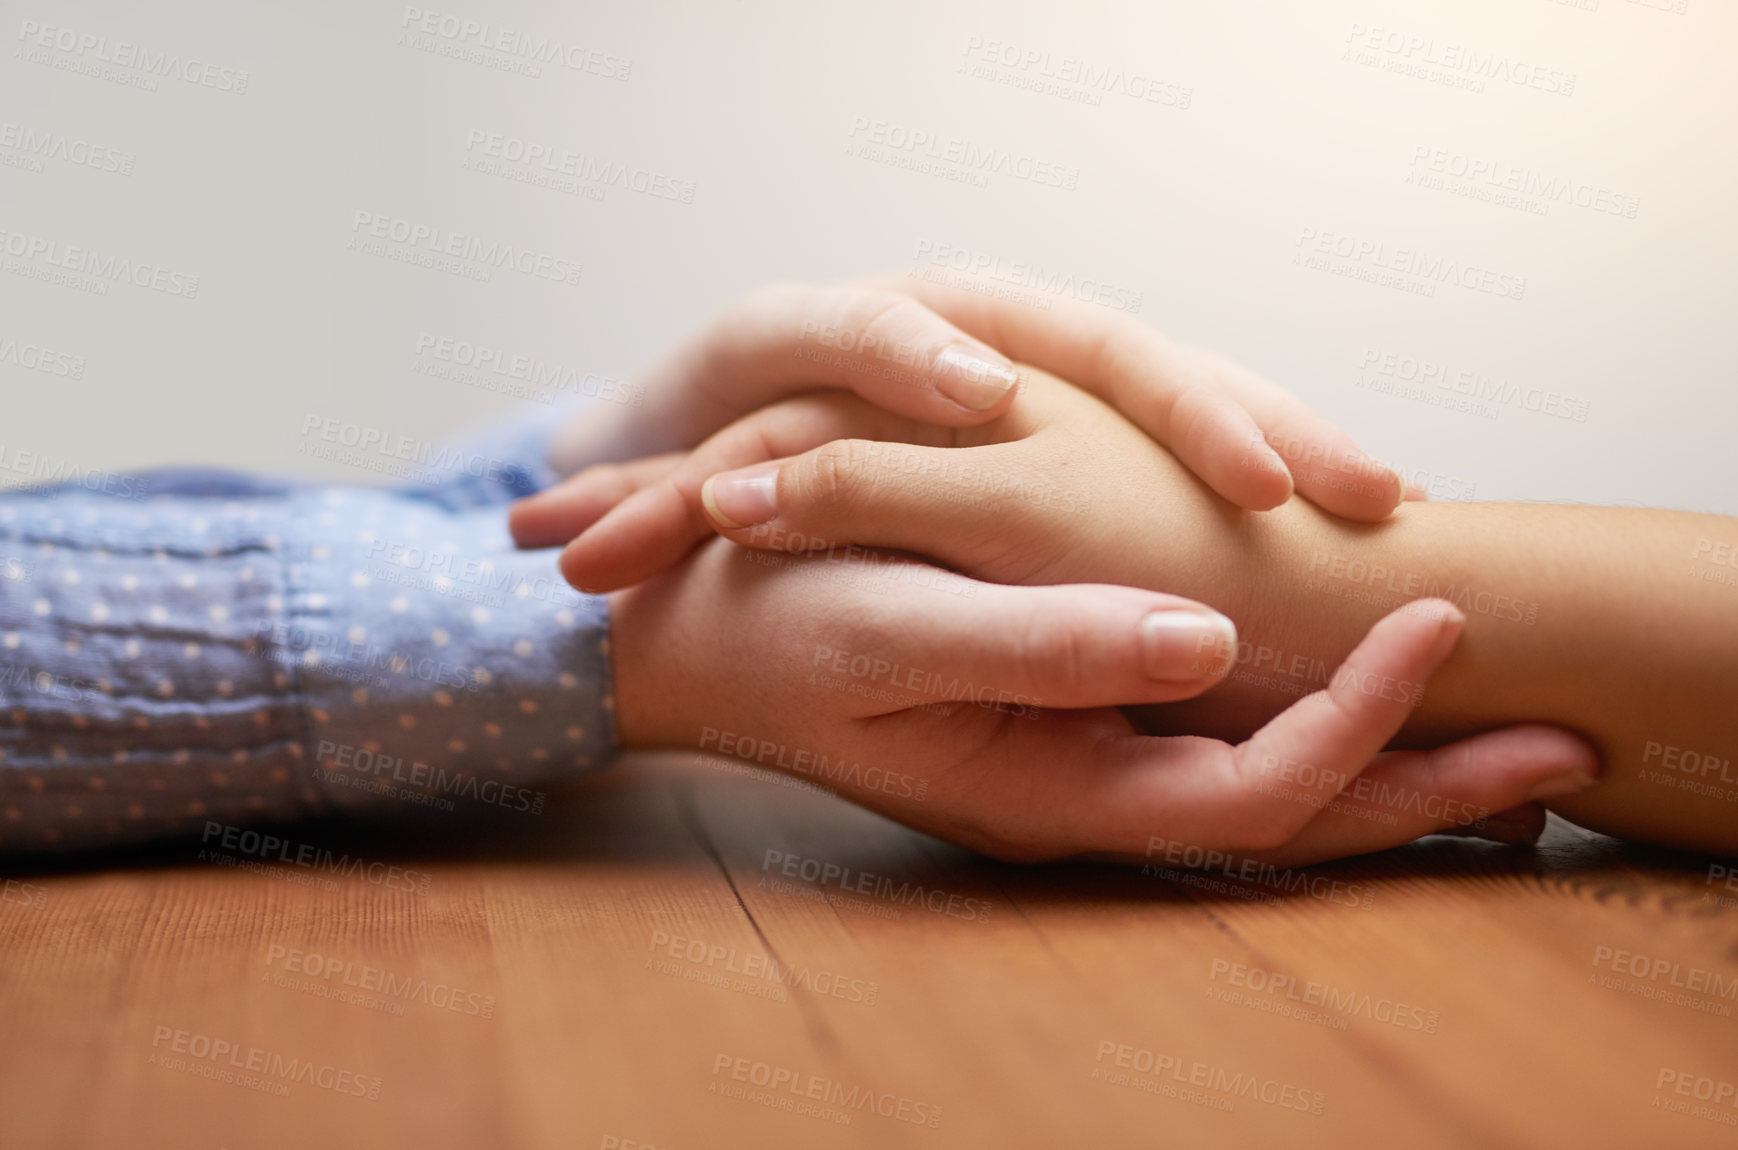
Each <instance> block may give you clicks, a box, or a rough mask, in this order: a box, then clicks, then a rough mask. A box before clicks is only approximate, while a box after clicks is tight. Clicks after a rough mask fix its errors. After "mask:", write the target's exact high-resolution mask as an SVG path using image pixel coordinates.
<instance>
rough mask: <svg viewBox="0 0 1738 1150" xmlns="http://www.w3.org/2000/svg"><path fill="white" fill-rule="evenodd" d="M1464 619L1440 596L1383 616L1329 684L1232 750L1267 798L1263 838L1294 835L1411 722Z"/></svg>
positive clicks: (1251, 787)
mask: <svg viewBox="0 0 1738 1150" xmlns="http://www.w3.org/2000/svg"><path fill="white" fill-rule="evenodd" d="M1465 622H1466V616H1464V615H1462V614H1461V613H1460V611H1459V610H1458V609H1457V608H1456V607H1455V606H1454V604H1452V603H1449V602H1448V601H1446V600H1443V599H1418V600H1414V601H1413V602H1411V603H1408V604H1406V605H1405V606H1404V607H1401V608H1399V609H1398V610H1396V611H1393V612H1391V613H1390V614H1388V615H1386V616H1384V617H1383V618H1381V619H1379V620H1377V622H1376V625H1375V626H1374V627H1372V628H1370V631H1369V633H1368V634H1367V635H1365V636H1364V638H1363V640H1362V641H1361V642H1360V643H1359V644H1358V646H1357V647H1356V648H1354V649H1353V651H1352V653H1351V654H1350V655H1348V656H1346V659H1345V661H1344V662H1343V663H1341V664H1340V666H1339V667H1338V668H1337V669H1336V670H1335V671H1334V674H1333V677H1332V678H1331V679H1330V680H1329V683H1328V686H1327V688H1326V689H1324V690H1321V691H1317V692H1316V693H1314V694H1312V695H1308V696H1306V697H1305V698H1303V699H1300V700H1298V702H1296V703H1295V704H1293V705H1292V706H1291V707H1289V708H1287V709H1286V710H1285V711H1283V712H1282V713H1281V714H1279V715H1278V716H1277V717H1276V718H1274V719H1273V721H1271V722H1270V723H1268V724H1267V725H1266V726H1265V727H1263V728H1262V729H1261V730H1259V731H1257V732H1256V733H1255V734H1254V735H1253V736H1252V737H1251V738H1249V739H1248V740H1247V741H1246V742H1244V743H1243V744H1242V745H1240V746H1239V747H1237V749H1236V751H1235V752H1234V754H1233V767H1234V771H1235V774H1236V776H1237V778H1238V779H1239V781H1240V782H1241V784H1242V788H1243V789H1244V790H1245V791H1248V792H1254V793H1255V794H1258V795H1260V796H1262V797H1263V798H1264V799H1266V800H1267V801H1266V802H1265V803H1263V804H1262V806H1263V809H1264V811H1265V813H1266V816H1267V817H1266V818H1264V819H1263V820H1262V823H1261V826H1262V828H1263V829H1262V835H1263V837H1264V838H1266V839H1267V840H1268V841H1267V843H1266V845H1268V846H1279V845H1282V844H1284V843H1286V842H1289V841H1290V840H1291V839H1292V837H1293V836H1295V835H1296V834H1297V833H1298V832H1299V831H1300V830H1302V829H1303V827H1304V825H1305V824H1306V823H1308V822H1309V820H1310V818H1311V814H1312V811H1311V803H1312V801H1314V802H1320V801H1323V800H1326V799H1329V798H1332V797H1333V796H1335V795H1336V794H1338V793H1339V792H1340V791H1342V790H1344V789H1345V788H1346V787H1347V786H1349V785H1351V784H1352V782H1353V781H1354V780H1355V779H1356V778H1357V777H1358V775H1359V774H1361V773H1362V772H1363V770H1364V768H1365V767H1366V766H1367V765H1368V764H1369V763H1370V761H1371V759H1372V758H1374V757H1375V755H1376V753H1377V752H1378V751H1380V750H1381V749H1382V747H1383V746H1384V745H1386V744H1387V742H1388V741H1389V740H1390V739H1392V738H1393V737H1394V735H1395V734H1396V733H1397V732H1398V731H1399V730H1400V727H1401V725H1402V724H1404V723H1405V721H1406V717H1407V716H1408V715H1409V714H1410V713H1411V711H1412V708H1413V707H1414V706H1415V705H1416V704H1417V703H1418V701H1419V700H1420V699H1421V698H1422V697H1423V694H1424V686H1425V684H1426V683H1427V682H1429V680H1430V676H1431V674H1432V673H1433V672H1434V671H1435V670H1436V668H1437V667H1439V666H1440V665H1441V664H1442V661H1443V660H1444V659H1446V658H1447V657H1448V653H1449V652H1450V651H1452V650H1453V649H1454V645H1455V643H1456V642H1457V641H1458V640H1459V638H1460V632H1461V627H1462V625H1463V624H1465Z"/></svg>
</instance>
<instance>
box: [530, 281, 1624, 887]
mask: <svg viewBox="0 0 1738 1150" xmlns="http://www.w3.org/2000/svg"><path fill="white" fill-rule="evenodd" d="M1016 365H1018V366H1016ZM1064 381H1067V382H1064ZM645 383H646V389H645V395H646V400H645V403H644V405H643V406H642V407H641V408H638V409H628V408H625V407H624V408H619V409H611V408H607V407H606V406H605V405H597V406H594V407H592V408H590V409H588V410H586V411H585V412H583V413H581V415H580V417H579V418H578V419H576V420H575V422H574V423H572V424H571V425H569V426H568V427H567V428H565V429H564V430H563V431H562V432H561V433H560V434H559V435H558V436H557V437H556V439H555V441H554V443H553V446H552V448H551V456H550V458H551V463H552V464H553V465H554V466H555V467H556V469H557V470H558V471H560V472H562V473H563V474H568V475H569V477H568V478H567V479H566V480H565V481H564V482H562V483H560V484H559V485H557V486H554V487H552V488H550V489H548V490H546V491H544V492H541V493H539V494H537V495H535V496H532V497H530V498H528V499H526V500H523V501H522V502H520V503H519V504H517V505H516V506H515V507H514V508H513V510H512V515H511V527H512V531H513V535H514V538H515V540H516V541H517V542H518V543H519V545H520V546H524V547H550V546H556V545H564V547H565V550H564V551H563V552H562V555H561V569H562V573H563V574H564V575H565V576H566V577H567V579H568V581H569V582H571V583H572V584H573V585H574V586H576V587H578V588H580V589H581V590H584V591H588V592H596V593H602V592H612V593H613V594H612V596H611V655H612V661H613V664H614V676H615V699H616V716H617V725H618V732H619V739H620V742H621V744H622V745H623V746H624V747H627V748H686V749H689V750H697V749H702V748H706V747H711V748H712V749H717V748H719V747H720V746H723V747H732V748H748V749H749V750H748V752H747V754H748V757H749V758H750V760H751V761H760V762H762V763H764V764H765V765H768V766H772V767H775V768H777V767H779V766H781V765H783V766H784V767H786V768H789V767H790V765H791V764H793V763H799V764H812V763H816V762H818V761H819V759H820V758H821V757H823V756H824V757H825V758H826V759H827V760H828V762H829V763H830V764H832V766H833V768H834V770H835V771H836V770H837V767H838V764H840V763H851V764H859V765H860V766H861V767H862V770H860V771H855V772H849V773H846V774H844V775H843V776H842V777H843V778H845V779H846V780H847V781H846V782H844V783H842V784H837V789H838V790H839V792H840V793H841V794H843V795H844V796H845V797H846V798H849V799H851V800H853V801H855V802H857V803H860V804H861V805H863V806H865V807H868V808H870V809H872V810H875V811H878V812H880V813H882V814H884V815H887V816H888V817H890V818H893V819H896V820H898V821H900V822H902V823H905V824H907V825H909V826H912V827H915V828H917V829H919V830H922V831H926V832H928V833H931V834H934V835H937V836H939V837H942V838H945V839H949V840H951V841H953V842H957V843H960V844H962V845H964V846H967V847H970V848H972V849H975V850H978V851H981V852H983V853H985V854H988V855H991V856H993V857H996V858H1000V859H1004V860H1010V861H1040V860H1047V859H1056V858H1065V857H1090V858H1099V859H1113V860H1120V861H1142V860H1146V859H1148V858H1152V857H1156V856H1155V850H1154V845H1155V844H1160V845H1161V846H1163V847H1165V848H1166V849H1165V850H1163V851H1162V852H1160V853H1163V854H1164V855H1165V856H1166V857H1167V858H1171V859H1175V858H1177V857H1184V858H1195V857H1213V858H1226V857H1233V858H1240V859H1241V858H1248V859H1255V860H1258V861H1260V862H1262V863H1265V864H1271V865H1276V866H1292V865H1301V864H1307V863H1312V862H1319V861H1323V860H1327V859H1333V858H1340V857H1344V856H1349V855H1358V854H1364V853H1368V852H1372V851H1378V850H1384V849H1387V848H1389V847H1393V846H1397V845H1400V844H1402V843H1406V842H1409V841H1411V840H1412V839H1415V838H1417V837H1419V836H1420V835H1425V834H1433V833H1459V834H1471V835H1477V836H1480V837H1485V838H1489V839H1493V840H1496V841H1500V842H1508V843H1526V842H1531V841H1534V840H1536V839H1537V837H1538V835H1539V833H1540V832H1541V830H1542V828H1543V825H1544V812H1543V809H1542V808H1541V807H1540V806H1539V805H1537V802H1536V800H1538V799H1541V798H1544V797H1546V796H1548V795H1553V794H1561V793H1564V791H1565V790H1568V789H1574V788H1575V787H1577V786H1584V785H1586V783H1588V782H1590V781H1592V779H1593V777H1594V775H1595V774H1596V772H1597V762H1596V757H1595V754H1594V752H1593V750H1592V749H1591V748H1590V747H1589V746H1588V745H1587V744H1586V743H1584V742H1583V741H1582V740H1581V739H1580V738H1578V737H1577V736H1575V735H1572V734H1570V733H1568V732H1566V731H1563V730H1560V729H1557V728H1554V727H1549V726H1545V725H1535V724H1526V725H1519V726H1511V727H1506V728H1503V729H1500V730H1495V731H1488V732H1484V733H1481V734H1477V735H1473V736H1471V737H1468V738H1464V739H1461V740H1459V741H1457V742H1453V743H1450V744H1448V745H1445V746H1441V747H1437V748H1435V749H1429V750H1405V751H1388V752H1384V751H1383V747H1384V746H1385V745H1387V744H1388V743H1389V742H1390V741H1391V740H1392V739H1393V738H1394V736H1395V734H1396V732H1397V731H1399V729H1400V727H1401V725H1402V724H1403V723H1404V721H1405V720H1406V717H1407V714H1408V712H1409V710H1410V707H1411V704H1412V702H1413V701H1414V700H1415V698H1416V693H1417V692H1418V691H1421V690H1422V689H1423V688H1424V685H1425V684H1426V682H1427V681H1428V680H1429V678H1430V676H1431V674H1432V673H1433V672H1434V671H1435V670H1436V668H1437V667H1438V666H1440V665H1441V664H1442V662H1443V661H1444V660H1445V659H1447V658H1448V656H1449V654H1450V652H1451V651H1452V650H1453V648H1454V647H1455V644H1456V642H1457V640H1458V639H1459V637H1460V630H1461V625H1462V624H1463V623H1464V621H1465V620H1464V618H1463V617H1462V615H1461V614H1460V612H1459V611H1458V610H1457V609H1456V608H1455V607H1454V605H1453V604H1451V603H1448V602H1445V601H1442V600H1433V599H1419V600H1415V601H1413V602H1411V603H1409V604H1407V605H1406V606H1404V607H1402V608H1400V609H1399V610H1396V611H1394V612H1393V613H1391V614H1389V615H1387V616H1385V617H1384V618H1382V619H1381V620H1380V621H1379V622H1377V623H1376V625H1375V626H1374V627H1372V628H1371V629H1370V631H1369V632H1368V633H1367V634H1366V635H1365V636H1364V638H1363V639H1362V641H1361V642H1359V643H1358V645H1357V646H1356V648H1355V649H1354V650H1353V651H1352V652H1351V653H1350V654H1349V655H1348V656H1347V657H1346V658H1345V659H1344V660H1343V662H1341V663H1340V664H1339V666H1338V669H1337V670H1336V671H1335V673H1334V674H1333V675H1332V677H1331V678H1330V679H1329V681H1328V682H1327V683H1326V684H1325V685H1324V686H1323V687H1322V689H1320V690H1316V691H1314V693H1311V694H1308V695H1305V696H1304V697H1302V698H1299V699H1297V701H1296V702H1294V703H1292V704H1291V705H1289V706H1286V707H1285V708H1284V709H1283V710H1280V711H1278V713H1277V714H1275V715H1274V716H1273V717H1271V719H1270V720H1268V721H1266V722H1265V725H1262V726H1260V727H1259V729H1254V730H1253V731H1252V733H1250V734H1249V736H1248V737H1247V738H1245V739H1243V740H1242V741H1241V742H1237V743H1236V744H1235V745H1234V744H1233V743H1231V742H1228V741H1223V740H1221V739H1216V738H1207V737H1201V736H1199V735H1196V734H1191V733H1189V732H1188V731H1187V730H1186V729H1181V730H1180V729H1178V724H1175V723H1167V722H1165V720H1164V716H1165V714H1166V713H1167V712H1166V708H1165V707H1163V706H1162V705H1163V704H1171V703H1176V702H1178V701H1180V700H1186V699H1192V698H1195V697H1196V696H1200V695H1202V694H1203V693H1205V692H1209V691H1211V690H1212V689H1213V688H1214V687H1215V686H1216V685H1218V684H1220V683H1221V682H1222V681H1223V680H1224V679H1225V677H1226V676H1227V674H1228V673H1230V672H1232V671H1234V670H1235V668H1236V666H1237V663H1238V651H1239V644H1238V642H1237V638H1236V628H1235V625H1234V623H1233V618H1236V617H1238V614H1239V612H1240V611H1243V610H1254V609H1256V608H1257V605H1258V604H1259V603H1260V601H1261V599H1260V597H1261V595H1262V594H1263V591H1262V588H1263V587H1264V586H1265V585H1267V584H1270V583H1271V582H1272V580H1274V579H1276V578H1283V577H1284V576H1283V575H1280V574H1276V573H1273V572H1262V571H1248V570H1238V569H1227V570H1226V571H1225V572H1224V576H1223V578H1222V579H1221V580H1218V581H1216V582H1215V583H1214V584H1213V586H1215V587H1218V586H1223V588H1224V593H1223V595H1222V596H1221V597H1219V605H1220V606H1221V607H1224V608H1226V610H1227V611H1228V612H1230V614H1231V617H1227V615H1225V614H1221V613H1220V612H1219V611H1216V610H1214V609H1213V608H1212V607H1209V606H1207V605H1205V604H1202V603H1199V602H1195V601H1192V600H1189V599H1184V598H1180V597H1178V596H1176V595H1170V594H1165V593H1163V592H1162V591H1159V590H1149V589H1148V588H1149V587H1163V586H1165V585H1167V584H1166V579H1167V575H1166V572H1167V571H1173V572H1174V571H1177V570H1179V567H1178V565H1179V564H1194V565H1197V566H1196V568H1195V570H1196V571H1197V572H1198V571H1199V569H1200V565H1203V564H1205V565H1211V564H1214V563H1223V560H1222V559H1221V558H1220V557H1219V556H1217V555H1215V554H1213V553H1212V548H1211V546H1210V540H1211V539H1212V538H1213V537H1214V536H1213V531H1214V530H1218V529H1222V528H1223V527H1224V526H1225V524H1226V523H1227V522H1231V523H1237V522H1243V521H1246V517H1251V516H1260V515H1262V514H1263V513H1264V512H1266V511H1268V510H1270V509H1272V508H1276V507H1278V506H1280V505H1281V504H1284V503H1286V502H1287V501H1288V500H1290V499H1293V498H1302V499H1306V500H1309V501H1311V502H1312V503H1314V504H1315V505H1316V506H1317V507H1319V508H1321V509H1322V510H1323V511H1325V512H1327V513H1330V514H1332V515H1335V516H1339V517H1341V518H1343V519H1347V520H1354V521H1361V522H1368V523H1376V522H1379V521H1381V520H1384V519H1385V518H1387V517H1388V516H1390V515H1391V514H1392V513H1393V512H1394V511H1395V509H1396V508H1397V507H1398V506H1399V505H1400V504H1401V503H1402V501H1403V500H1404V499H1405V498H1407V497H1408V495H1415V494H1416V493H1411V492H1408V491H1407V490H1406V489H1405V487H1404V485H1403V483H1402V481H1401V479H1400V477H1399V476H1397V475H1396V474H1395V473H1394V472H1393V471H1391V470H1390V469H1388V468H1386V467H1383V466H1381V465H1380V464H1377V463H1376V462H1375V461H1373V460H1371V459H1370V458H1369V457H1367V456H1364V455H1363V454H1362V453H1361V452H1359V451H1358V449H1357V448H1356V447H1355V446H1354V445H1353V444H1352V442H1351V440H1350V439H1349V438H1348V437H1347V436H1346V435H1345V434H1344V433H1343V432H1341V431H1340V430H1339V429H1338V428H1336V427H1334V426H1333V425H1331V424H1329V423H1328V422H1327V421H1325V420H1323V419H1321V418H1320V417H1318V416H1316V415H1314V414H1313V413H1311V412H1310V411H1309V410H1308V409H1306V408H1305V407H1304V406H1303V405H1302V404H1301V403H1300V402H1299V401H1297V400H1296V399H1295V398H1293V397H1292V396H1290V395H1289V394H1287V393H1285V392H1284V391H1283V390H1281V389H1279V388H1278V387H1276V386H1274V385H1273V384H1271V383H1268V382H1266V381H1265V380H1263V379H1261V378H1259V377H1258V376H1256V375H1254V374H1253V373H1251V372H1249V371H1247V370H1245V369H1242V368H1240V367H1238V366H1236V365H1234V364H1232V363H1230V362H1228V361H1225V360H1223V359H1221V358H1219V357H1216V356H1213V355H1211V354H1208V353H1206V352H1203V351H1200V350H1196V349H1192V348H1187V347H1183V346H1180V345H1178V344H1175V343H1173V342H1171V341H1169V340H1167V339H1166V338H1164V337H1163V336H1161V335H1160V334H1158V333H1157V332H1155V331H1153V330H1152V329H1150V328H1148V327H1146V326H1145V325H1143V324H1141V323H1139V322H1138V321H1135V320H1133V319H1132V318H1129V317H1124V316H1118V315H1113V314H1111V313H1108V312H1102V311H1099V310H1096V309H1090V308H1086V307H1083V306H1074V307H1070V306H1065V305H1063V304H1062V303H1061V302H1060V301H1059V302H1058V306H1056V307H1055V308H1054V309H1053V310H1047V311H1039V310H1036V309H1033V308H1030V307H1026V306H1021V305H1016V304H1012V303H1007V302H1003V301H999V300H996V299H994V298H992V297H990V296H988V295H978V294H974V293H971V292H968V291H963V290H958V289H953V288H943V287H939V286H937V285H931V284H926V283H917V282H904V281H900V282H889V283H868V284H850V285H843V286H836V287H808V286H796V285H790V286H784V285H781V286H776V287H771V288H767V289H763V290H761V291H759V292H756V293H755V294H753V295H751V296H749V297H747V298H746V299H744V300H742V301H740V302H739V303H737V304H735V305H734V306H732V307H731V308H730V309H729V310H727V311H726V312H725V313H724V314H723V315H722V316H721V317H719V318H718V319H717V320H716V321H715V322H714V323H713V324H711V325H710V326H709V327H707V328H706V329H705V330H703V331H702V332H701V333H700V334H699V335H697V336H696V337H694V338H692V339H691V340H690V341H688V342H687V343H686V344H684V345H683V346H681V347H680V348H678V349H677V350H676V351H675V352H674V353H673V354H672V355H670V356H669V357H668V358H667V359H666V360H665V361H663V362H662V363H661V364H660V365H658V366H657V367H656V368H655V369H654V370H653V371H652V372H651V373H650V376H649V377H648V378H647V379H646V380H645ZM1276 447H1277V448H1279V450H1277V451H1276V450H1275V448H1276ZM1288 460H1289V461H1290V462H1289V463H1288ZM1326 461H1332V464H1333V465H1332V466H1323V464H1324V462H1326ZM1155 508H1164V509H1166V515H1165V516H1164V517H1163V518H1162V523H1163V525H1164V529H1163V532H1162V533H1160V532H1159V530H1158V525H1159V524H1160V523H1161V519H1160V518H1159V517H1156V516H1154V515H1153V511H1154V509H1155ZM1197 527H1198V528H1199V529H1198V530H1197V529H1196V528H1197ZM1243 565H1244V566H1246V567H1247V566H1250V564H1247V563H1245V564H1243ZM1172 585H1175V584H1172ZM1194 585H1200V584H1199V582H1198V581H1197V583H1196V584H1194ZM1371 683H1382V684H1390V685H1392V684H1398V685H1399V686H1400V687H1401V688H1403V689H1398V690H1390V689H1382V690H1370V689H1365V687H1364V685H1366V684H1371ZM1408 688H1409V689H1408ZM1153 705H1160V706H1156V707H1155V706H1153ZM1137 706H1138V707H1140V710H1138V711H1136V710H1134V709H1133V708H1135V707H1137ZM1125 708H1128V709H1125ZM1155 729H1156V730H1159V731H1163V732H1164V733H1163V734H1162V735H1155V734H1150V733H1148V732H1149V731H1150V730H1155ZM773 752H776V753H773ZM875 768H879V770H876V769H875ZM811 777H814V778H816V780H817V781H823V782H825V781H826V780H825V779H824V778H821V777H819V776H814V775H811ZM1360 778H1363V779H1366V780H1371V781H1376V782H1380V783H1382V784H1383V785H1382V786H1381V787H1380V788H1376V787H1372V786H1370V785H1365V786H1363V787H1359V786H1357V785H1356V784H1357V781H1358V780H1359V779H1360ZM890 779H900V780H906V781H907V783H909V781H911V780H916V781H919V782H921V784H922V785H921V786H913V785H905V784H902V785H899V786H892V785H888V782H887V780H890ZM1374 793H1381V794H1387V795H1396V794H1425V795H1429V796H1432V797H1433V798H1435V799H1437V800H1440V801H1434V802H1430V803H1408V804H1402V805H1401V806H1400V808H1399V809H1382V808H1378V807H1377V806H1376V805H1375V800H1372V799H1371V798H1369V797H1368V796H1369V795H1370V794H1374ZM1390 806H1392V804H1390ZM1472 812H1479V813H1481V814H1483V815H1485V817H1478V818H1475V817H1473V814H1472ZM1176 844H1183V845H1185V846H1186V847H1187V848H1190V849H1186V850H1184V851H1182V852H1180V854H1179V852H1178V851H1176V850H1175V849H1173V848H1174V846H1175V845H1176Z"/></svg>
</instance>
